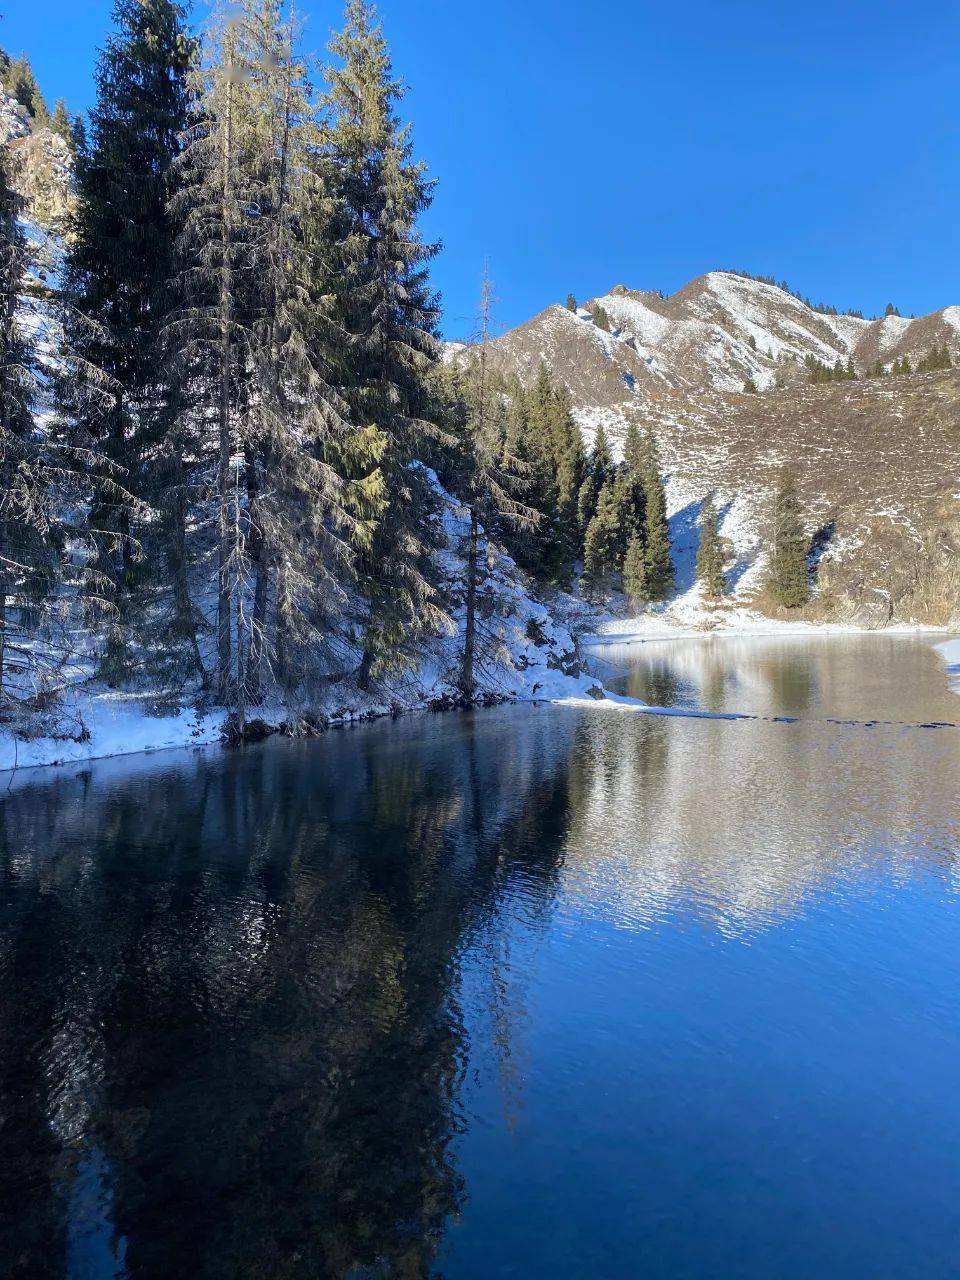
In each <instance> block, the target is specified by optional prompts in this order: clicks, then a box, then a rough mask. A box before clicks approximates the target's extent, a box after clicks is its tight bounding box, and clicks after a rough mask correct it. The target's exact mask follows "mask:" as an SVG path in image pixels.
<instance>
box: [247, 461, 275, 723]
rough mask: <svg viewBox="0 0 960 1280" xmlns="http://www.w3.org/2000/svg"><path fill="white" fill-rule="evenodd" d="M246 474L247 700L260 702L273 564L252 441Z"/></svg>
mask: <svg viewBox="0 0 960 1280" xmlns="http://www.w3.org/2000/svg"><path fill="white" fill-rule="evenodd" d="M244 454H245V463H246V475H247V512H248V517H247V518H248V520H249V525H250V532H249V535H248V538H247V553H248V556H249V558H250V561H251V562H252V563H253V564H254V565H255V566H256V577H255V580H254V589H253V614H252V616H251V619H250V645H249V651H248V654H247V671H246V686H247V688H246V700H247V702H248V704H250V705H251V706H258V705H259V703H260V702H261V701H262V699H263V668H264V662H265V660H266V642H265V637H266V625H267V597H268V595H269V586H270V568H269V565H268V564H267V555H266V547H265V545H264V536H263V508H262V503H261V493H260V476H259V473H258V470H257V459H256V455H255V453H254V451H253V447H252V446H251V445H247V446H246V448H245V450H244Z"/></svg>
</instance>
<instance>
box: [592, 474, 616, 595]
mask: <svg viewBox="0 0 960 1280" xmlns="http://www.w3.org/2000/svg"><path fill="white" fill-rule="evenodd" d="M620 542H621V529H620V522H619V512H618V509H617V499H616V493H615V487H614V484H613V481H612V479H608V481H607V483H606V484H604V486H603V488H602V489H601V491H600V496H599V498H598V500H597V507H596V511H595V512H594V515H593V517H592V518H591V520H590V523H589V525H588V526H587V533H586V537H585V539H584V546H583V578H582V586H583V594H584V595H585V596H586V597H587V599H588V600H600V599H602V598H603V597H604V596H605V595H606V594H607V592H608V591H609V589H610V580H611V576H612V575H613V574H614V573H615V572H616V571H617V570H618V569H619V568H620V566H621V564H622V563H623V560H622V557H621V556H620V554H619V551H620Z"/></svg>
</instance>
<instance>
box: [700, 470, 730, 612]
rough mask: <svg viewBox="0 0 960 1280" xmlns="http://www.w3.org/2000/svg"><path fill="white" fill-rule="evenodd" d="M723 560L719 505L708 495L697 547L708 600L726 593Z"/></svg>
mask: <svg viewBox="0 0 960 1280" xmlns="http://www.w3.org/2000/svg"><path fill="white" fill-rule="evenodd" d="M723 562H724V553H723V543H722V542H721V539H720V530H719V527H718V521H717V507H716V503H715V502H714V500H713V496H712V495H708V496H707V497H706V498H704V500H703V505H702V507H701V508H700V545H699V546H698V548H697V580H698V581H699V583H700V586H701V588H702V591H703V594H704V596H705V597H706V598H707V599H708V600H719V599H720V597H721V596H724V595H726V592H727V583H726V579H725V577H724V574H723Z"/></svg>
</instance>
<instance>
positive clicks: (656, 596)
mask: <svg viewBox="0 0 960 1280" xmlns="http://www.w3.org/2000/svg"><path fill="white" fill-rule="evenodd" d="M644 454H645V457H644V471H643V492H644V528H645V533H646V551H645V555H646V569H647V590H648V593H649V598H650V599H651V600H666V599H667V597H668V596H669V595H670V594H671V592H672V591H673V588H674V570H673V557H672V555H671V552H670V526H669V524H668V522H667V499H666V494H665V493H664V489H663V480H662V478H661V476H660V460H659V457H658V454H657V449H656V445H655V444H654V441H653V439H652V438H651V437H649V436H648V437H647V440H646V442H645V448H644Z"/></svg>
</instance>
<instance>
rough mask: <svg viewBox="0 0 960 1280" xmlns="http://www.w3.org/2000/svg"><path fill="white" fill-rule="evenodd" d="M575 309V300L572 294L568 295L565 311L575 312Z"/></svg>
mask: <svg viewBox="0 0 960 1280" xmlns="http://www.w3.org/2000/svg"><path fill="white" fill-rule="evenodd" d="M576 309H577V300H576V298H575V297H574V296H573V294H572V293H568V294H567V310H568V311H576Z"/></svg>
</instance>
